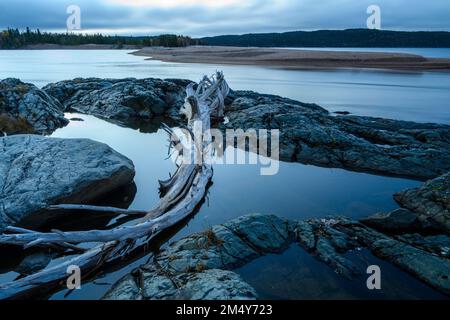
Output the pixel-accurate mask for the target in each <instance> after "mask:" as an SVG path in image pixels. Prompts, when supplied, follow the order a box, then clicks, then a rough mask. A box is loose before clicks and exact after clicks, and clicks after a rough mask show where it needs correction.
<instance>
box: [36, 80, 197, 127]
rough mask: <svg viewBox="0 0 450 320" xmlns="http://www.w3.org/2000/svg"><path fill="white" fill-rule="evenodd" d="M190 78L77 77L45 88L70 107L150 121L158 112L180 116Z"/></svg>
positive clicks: (112, 117) (118, 118) (114, 117)
mask: <svg viewBox="0 0 450 320" xmlns="http://www.w3.org/2000/svg"><path fill="white" fill-rule="evenodd" d="M188 83H189V81H186V80H170V79H169V80H160V79H134V78H128V79H98V78H88V79H82V78H78V79H74V80H69V81H62V82H57V83H53V84H49V85H47V86H45V87H44V88H43V90H45V91H46V92H47V93H48V94H49V95H52V96H53V97H55V98H56V99H58V100H59V101H60V102H61V103H62V104H63V105H64V108H65V109H66V110H75V111H77V112H81V113H86V114H90V115H94V116H97V117H101V118H105V119H110V120H112V121H114V120H116V121H121V122H124V123H126V122H127V121H131V120H139V121H148V120H151V119H154V118H155V117H158V116H169V117H171V118H174V119H179V115H178V111H179V110H180V108H181V106H182V105H183V103H184V98H185V89H186V86H187V84H188Z"/></svg>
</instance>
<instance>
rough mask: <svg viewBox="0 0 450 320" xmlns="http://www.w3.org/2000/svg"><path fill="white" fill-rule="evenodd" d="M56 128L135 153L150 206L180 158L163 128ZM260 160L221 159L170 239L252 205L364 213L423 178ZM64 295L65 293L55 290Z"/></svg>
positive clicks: (91, 292) (143, 204)
mask: <svg viewBox="0 0 450 320" xmlns="http://www.w3.org/2000/svg"><path fill="white" fill-rule="evenodd" d="M66 116H67V118H73V117H76V118H78V117H79V118H83V119H85V121H84V122H77V121H72V122H71V123H70V124H69V125H68V126H67V127H65V128H61V129H58V130H57V131H56V132H55V133H54V134H53V137H62V138H90V139H93V140H97V141H100V142H103V143H106V144H108V145H110V146H111V147H113V148H114V149H115V150H117V151H118V152H120V153H122V154H124V155H126V156H127V157H129V158H131V159H132V160H133V162H134V164H135V166H136V178H135V182H136V184H137V186H138V191H137V194H136V197H135V199H134V201H133V203H132V205H131V208H135V209H149V208H151V207H152V206H153V205H154V204H156V203H157V201H158V199H159V196H158V179H165V178H167V177H168V175H169V172H174V170H175V166H174V164H173V163H172V162H171V160H170V159H169V160H166V158H167V137H166V135H165V134H164V133H163V132H162V131H158V132H157V133H152V134H144V133H140V132H139V131H138V130H134V129H129V128H122V127H119V126H117V125H114V124H111V123H108V122H106V121H103V120H100V119H97V118H95V117H93V116H86V115H81V114H67V115H66ZM260 168H261V167H260V166H259V165H215V166H214V177H213V185H212V186H211V188H210V189H209V192H208V196H207V201H206V202H205V203H204V204H203V206H202V207H201V208H200V210H199V212H198V213H197V214H196V215H195V216H194V217H193V218H192V219H191V220H190V221H189V222H188V223H187V225H186V226H184V227H183V228H182V229H181V230H180V231H179V232H178V233H176V234H175V235H173V236H172V238H171V239H170V241H175V240H176V239H180V238H182V237H184V236H186V235H189V234H192V233H193V232H197V231H202V230H204V229H205V228H208V227H210V226H213V225H216V224H220V223H224V222H226V221H229V220H231V219H233V218H237V217H239V216H241V215H244V214H248V213H254V212H259V213H274V214H277V215H279V216H282V217H286V218H292V219H304V218H310V217H324V216H327V215H336V214H338V215H345V216H349V217H354V218H360V217H364V216H367V215H370V214H373V213H376V212H380V211H389V210H392V209H394V208H396V207H397V205H396V204H395V203H394V201H393V199H392V195H393V193H395V192H397V191H400V190H402V189H405V188H409V187H414V186H417V185H419V182H416V181H411V180H405V179H398V178H389V177H381V176H375V175H369V174H364V173H355V172H349V171H345V170H341V169H328V168H319V167H314V166H307V165H303V164H299V163H284V162H282V163H281V164H280V170H279V173H278V174H277V175H274V176H261V175H260ZM144 262H145V259H141V260H139V261H137V262H134V263H133V264H131V265H129V266H127V267H126V268H125V269H123V270H121V271H118V272H115V273H112V274H108V275H107V276H106V277H105V279H102V280H99V282H102V281H106V282H108V283H110V282H113V281H114V280H117V279H118V278H120V276H121V275H123V274H124V273H125V272H126V271H127V270H128V271H129V270H130V269H132V268H133V267H136V266H138V265H139V264H140V263H144ZM106 289H107V286H101V285H94V284H92V283H91V284H88V285H86V286H85V287H84V288H83V290H81V291H77V292H74V293H72V294H71V296H70V298H72V299H75V298H86V297H93V298H95V297H98V296H100V295H101V294H102V293H103V292H104V290H106ZM54 297H55V298H57V297H62V293H59V294H57V295H55V296H54Z"/></svg>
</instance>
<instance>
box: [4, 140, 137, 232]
mask: <svg viewBox="0 0 450 320" xmlns="http://www.w3.org/2000/svg"><path fill="white" fill-rule="evenodd" d="M134 174H135V170H134V165H133V163H132V161H131V160H129V159H128V158H126V157H125V156H123V155H121V154H119V153H118V152H116V151H114V150H113V149H111V148H110V147H108V146H107V145H105V144H102V143H99V142H94V141H92V140H87V139H56V138H46V137H42V136H36V135H15V136H9V137H2V138H0V177H1V179H0V232H1V231H3V230H4V228H5V227H6V226H8V225H14V224H17V223H18V222H20V221H22V220H23V219H24V218H25V217H29V216H32V215H33V214H38V213H39V212H40V211H41V210H42V209H44V208H46V207H48V206H49V205H52V204H58V203H69V202H70V203H85V202H89V201H92V200H94V199H96V198H98V197H100V196H102V195H104V194H106V193H108V192H110V191H113V190H115V189H117V188H118V187H121V186H123V185H126V184H128V183H130V182H132V180H133V178H134Z"/></svg>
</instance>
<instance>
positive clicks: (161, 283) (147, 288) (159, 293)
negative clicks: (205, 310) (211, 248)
mask: <svg viewBox="0 0 450 320" xmlns="http://www.w3.org/2000/svg"><path fill="white" fill-rule="evenodd" d="M256 298H257V295H256V292H255V290H254V289H253V288H252V287H251V286H250V285H248V284H247V283H245V282H244V281H243V280H242V279H241V278H240V276H239V275H237V274H236V273H234V272H231V271H226V270H215V269H212V270H205V271H203V272H188V273H179V274H167V273H165V272H164V271H163V270H155V269H154V268H153V269H148V268H147V269H146V268H145V267H144V268H141V269H139V270H137V271H135V272H134V273H133V274H131V275H128V276H127V277H125V278H124V279H122V280H121V281H120V282H118V283H117V284H116V285H114V286H113V287H112V288H111V290H109V292H108V293H106V295H105V296H104V297H103V299H105V300H253V299H256Z"/></svg>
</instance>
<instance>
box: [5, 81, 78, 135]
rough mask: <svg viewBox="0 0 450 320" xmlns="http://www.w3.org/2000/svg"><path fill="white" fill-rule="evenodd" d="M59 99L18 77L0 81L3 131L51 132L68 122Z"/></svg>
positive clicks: (9, 132)
mask: <svg viewBox="0 0 450 320" xmlns="http://www.w3.org/2000/svg"><path fill="white" fill-rule="evenodd" d="M68 123H69V121H68V120H67V119H66V118H64V113H63V107H62V105H61V104H60V103H59V101H58V100H56V99H55V98H53V97H51V96H50V95H48V94H47V93H45V91H43V90H40V89H39V88H37V87H36V86H34V85H33V84H29V83H23V82H22V81H20V80H18V79H11V78H10V79H5V80H2V81H0V131H2V132H4V133H7V134H16V133H38V134H49V133H51V132H53V131H54V130H56V129H57V128H60V127H63V126H65V125H67V124H68Z"/></svg>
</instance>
